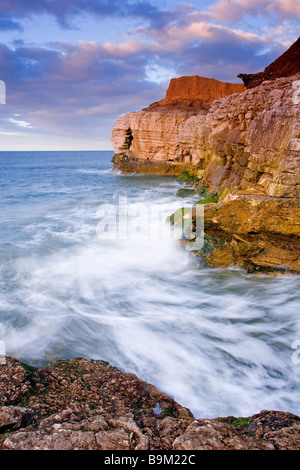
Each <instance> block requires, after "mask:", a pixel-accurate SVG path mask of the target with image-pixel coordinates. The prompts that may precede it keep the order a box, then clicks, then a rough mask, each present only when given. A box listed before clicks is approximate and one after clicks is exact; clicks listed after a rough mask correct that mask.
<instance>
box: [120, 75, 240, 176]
mask: <svg viewBox="0 0 300 470" xmlns="http://www.w3.org/2000/svg"><path fill="white" fill-rule="evenodd" d="M244 90H245V87H244V86H243V85H240V84H238V85H236V84H231V83H225V82H219V81H217V80H214V79H208V78H203V77H198V76H192V77H181V78H176V79H173V80H171V83H170V86H169V88H168V90H167V94H166V97H165V98H164V99H163V100H161V101H159V102H157V103H153V104H152V105H150V106H149V107H148V108H146V109H144V110H141V111H139V112H136V113H129V114H127V115H125V116H122V117H120V118H119V119H118V120H117V122H116V124H115V126H114V129H113V132H112V136H111V141H112V144H113V147H114V150H115V152H116V154H115V156H114V159H113V161H114V164H115V167H116V168H119V169H121V170H122V172H123V173H131V172H136V173H153V174H169V175H179V174H180V173H182V172H183V171H186V170H190V169H191V164H192V163H193V161H192V155H191V153H190V150H189V148H187V147H186V146H185V145H182V143H181V142H180V141H179V140H178V133H179V129H180V127H181V125H182V124H183V123H184V122H185V121H187V120H188V119H189V118H190V117H192V116H202V115H203V116H204V115H205V114H206V113H207V111H208V109H209V106H210V105H211V103H212V102H213V101H214V100H216V99H218V98H223V97H225V96H227V95H230V94H232V93H240V92H242V91H244Z"/></svg>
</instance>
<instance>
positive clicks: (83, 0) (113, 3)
mask: <svg viewBox="0 0 300 470" xmlns="http://www.w3.org/2000/svg"><path fill="white" fill-rule="evenodd" d="M185 8H187V7H185ZM1 14H2V15H3V17H5V18H7V21H9V18H28V17H33V16H37V15H44V14H48V15H51V16H53V17H54V18H55V19H56V20H57V21H58V23H59V24H60V25H61V26H62V27H65V28H72V20H73V19H74V18H76V17H78V16H80V15H81V16H82V15H84V14H90V15H94V16H96V17H98V18H106V17H108V16H115V17H121V18H126V17H131V18H142V19H147V20H149V21H150V22H151V23H153V24H155V25H156V26H159V25H162V24H163V23H166V22H168V21H170V20H171V19H172V18H175V17H176V16H177V15H178V14H179V12H178V11H176V10H174V11H168V10H163V9H162V8H161V7H158V6H156V5H153V4H152V3H151V2H150V1H147V0H140V1H131V0H38V1H33V0H28V1H24V0H1ZM18 27H21V26H20V25H19V26H18V23H15V27H14V28H13V22H12V23H11V29H17V28H18Z"/></svg>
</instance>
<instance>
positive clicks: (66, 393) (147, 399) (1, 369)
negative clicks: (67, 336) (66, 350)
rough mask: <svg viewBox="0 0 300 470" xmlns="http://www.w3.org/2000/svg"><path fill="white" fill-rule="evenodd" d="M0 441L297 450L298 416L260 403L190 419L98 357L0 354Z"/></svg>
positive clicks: (75, 446)
mask: <svg viewBox="0 0 300 470" xmlns="http://www.w3.org/2000/svg"><path fill="white" fill-rule="evenodd" d="M208 399H209V398H208ZM0 448H1V449H2V450H17V451H19V450H127V451H128V450H132V451H136V450H149V449H151V450H174V451H180V450H181V451H183V450H185V451H187V450H299V449H300V417H299V416H296V415H294V414H291V413H286V412H281V411H273V410H270V411H268V410H263V411H261V412H260V413H258V414H255V415H253V416H251V417H246V418H244V417H243V418H240V417H239V418H235V417H233V416H230V417H227V418H216V419H195V418H194V417H193V415H192V413H191V412H190V411H189V410H188V409H186V408H184V407H182V406H181V405H179V404H178V403H176V402H175V401H174V400H173V399H172V398H171V397H168V396H167V395H165V394H163V393H161V392H159V391H158V390H157V389H156V388H155V387H154V386H153V385H151V384H148V383H146V382H144V381H142V380H140V379H138V378H137V377H136V376H135V375H133V374H126V373H124V372H121V371H120V370H118V369H116V368H115V367H112V366H110V365H109V364H108V363H106V362H102V361H93V360H86V359H82V358H78V359H73V360H70V361H57V362H54V363H52V364H50V365H48V366H46V367H43V368H40V369H36V368H33V367H30V366H28V365H26V364H23V363H21V362H19V361H17V360H15V359H12V358H6V364H4V365H0ZM128 455H130V454H128Z"/></svg>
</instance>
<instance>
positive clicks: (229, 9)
mask: <svg viewBox="0 0 300 470" xmlns="http://www.w3.org/2000/svg"><path fill="white" fill-rule="evenodd" d="M204 13H205V14H206V15H208V16H210V17H211V18H214V19H216V20H218V21H225V22H226V21H230V22H236V21H238V20H240V19H242V18H243V17H244V16H245V15H246V14H247V15H253V16H257V15H263V16H266V17H270V15H272V14H273V15H276V16H277V17H278V18H279V19H281V20H282V19H291V20H293V19H295V18H298V19H299V17H300V3H299V2H295V1H294V0H272V1H270V0H218V1H217V2H215V3H214V4H213V5H212V6H211V7H209V8H208V9H207V10H206V11H205V12H204Z"/></svg>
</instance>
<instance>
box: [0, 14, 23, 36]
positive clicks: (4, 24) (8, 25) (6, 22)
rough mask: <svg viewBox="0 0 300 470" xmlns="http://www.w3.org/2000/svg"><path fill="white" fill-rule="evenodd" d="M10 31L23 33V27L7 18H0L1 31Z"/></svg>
mask: <svg viewBox="0 0 300 470" xmlns="http://www.w3.org/2000/svg"><path fill="white" fill-rule="evenodd" d="M1 30H2V31H8V30H14V31H19V32H22V31H23V27H22V25H21V24H20V23H19V22H17V21H13V20H12V19H10V18H6V17H5V16H2V17H1V16H0V31H1Z"/></svg>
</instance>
